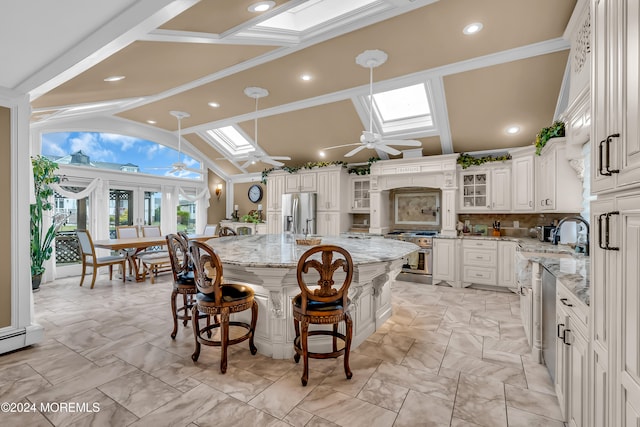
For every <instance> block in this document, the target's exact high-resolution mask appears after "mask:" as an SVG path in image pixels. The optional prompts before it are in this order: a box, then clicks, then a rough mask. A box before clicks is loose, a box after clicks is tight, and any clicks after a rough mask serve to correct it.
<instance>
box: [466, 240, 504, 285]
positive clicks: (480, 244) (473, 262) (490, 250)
mask: <svg viewBox="0 0 640 427" xmlns="http://www.w3.org/2000/svg"><path fill="white" fill-rule="evenodd" d="M497 267H498V242H497V240H480V239H463V241H462V282H463V286H469V285H471V284H473V283H477V284H481V285H492V286H495V285H496V284H497V282H498V278H497V273H498V271H497Z"/></svg>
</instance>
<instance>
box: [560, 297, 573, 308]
mask: <svg viewBox="0 0 640 427" xmlns="http://www.w3.org/2000/svg"><path fill="white" fill-rule="evenodd" d="M560 302H561V303H562V305H566V306H567V307H573V304H571V303H570V302H567V299H566V298H560Z"/></svg>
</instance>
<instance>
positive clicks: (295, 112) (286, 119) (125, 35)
mask: <svg viewBox="0 0 640 427" xmlns="http://www.w3.org/2000/svg"><path fill="white" fill-rule="evenodd" d="M352 1H353V2H356V1H360V0H352ZM323 2H324V3H327V2H330V0H308V1H307V2H306V3H305V1H303V0H290V1H285V0H280V1H276V2H275V8H273V9H272V10H270V11H268V12H264V13H263V14H260V13H253V12H249V11H248V7H249V6H250V5H251V4H252V3H255V1H253V0H201V1H197V0H176V1H170V0H162V1H158V0H156V1H155V2H152V1H150V0H146V1H128V2H127V1H125V0H121V1H119V2H114V4H113V8H112V10H109V11H104V14H105V15H103V19H102V20H100V19H96V18H95V17H93V21H92V23H91V25H93V27H94V32H93V33H91V34H89V35H87V34H86V31H85V36H84V37H85V38H84V39H81V40H80V41H77V40H76V41H77V43H76V44H75V45H74V44H73V43H71V42H72V41H73V40H71V41H65V42H66V43H67V44H68V48H67V49H66V51H65V52H60V53H58V60H57V62H56V61H53V62H49V63H48V64H44V65H43V64H34V65H38V67H39V68H38V69H37V71H33V74H32V75H26V76H24V79H23V80H22V81H20V79H17V80H15V79H14V80H15V81H18V82H19V83H17V84H15V88H17V89H20V88H21V89H25V90H28V91H29V92H30V93H31V94H32V106H33V108H34V114H33V119H32V120H33V123H34V125H36V126H42V127H48V126H56V127H58V128H59V127H61V126H62V125H63V124H64V123H67V124H68V125H69V126H72V123H73V120H74V119H77V118H78V117H82V118H83V119H86V118H87V117H90V116H96V117H99V116H105V115H106V116H111V117H114V118H116V119H117V120H121V121H122V122H123V123H125V122H126V124H127V127H129V126H130V125H131V124H132V123H134V124H138V125H139V126H140V127H141V128H148V127H149V126H154V127H157V128H160V129H164V130H166V131H168V132H175V131H176V121H175V119H174V118H173V117H172V116H171V115H170V114H169V111H171V110H182V111H186V112H188V113H189V114H190V115H191V116H190V117H189V118H186V119H184V120H183V122H182V127H183V132H182V134H183V136H184V137H185V139H186V140H187V141H189V143H190V144H191V145H192V146H193V147H194V149H195V151H196V152H198V153H200V154H202V155H204V156H205V157H206V162H205V163H206V164H207V166H209V167H210V168H212V169H214V170H216V171H219V172H222V173H223V174H226V175H230V176H233V175H238V174H245V173H251V172H259V171H261V170H262V169H264V168H266V167H270V165H268V164H262V163H257V164H256V165H252V166H249V167H248V168H247V169H241V168H239V167H238V165H241V164H243V163H244V162H243V161H240V160H238V159H233V158H232V159H229V160H220V158H222V157H224V155H223V154H222V152H221V151H220V150H219V149H216V147H214V146H213V145H212V144H211V142H210V141H209V140H207V139H206V138H204V137H203V135H204V134H205V132H206V131H207V130H210V129H215V128H219V127H222V126H228V125H234V126H237V127H238V128H239V129H241V131H243V132H244V133H246V134H247V135H248V136H249V137H250V138H254V124H255V123H254V119H255V118H258V128H259V133H258V141H257V143H258V145H259V148H258V149H259V150H263V151H264V152H265V153H266V154H268V155H273V156H290V157H291V160H290V161H285V163H286V164H288V165H292V166H293V165H300V164H302V163H305V162H308V161H320V160H348V161H349V162H362V161H366V159H368V158H369V157H371V156H376V155H379V154H382V155H384V154H385V153H376V151H374V150H370V149H364V150H362V151H361V152H360V153H358V154H357V155H355V156H354V157H351V158H349V159H345V158H344V154H345V153H347V152H348V151H350V150H351V149H353V148H354V147H353V146H352V147H344V148H336V149H332V150H328V151H326V157H324V158H321V157H320V155H319V152H320V151H321V149H322V148H326V147H329V146H334V145H342V144H350V143H357V142H358V141H359V137H360V134H361V133H362V131H363V130H365V129H366V128H367V127H368V121H367V120H366V113H365V114H364V115H363V114H362V111H359V110H358V109H357V108H356V105H355V103H354V101H356V100H357V98H358V97H360V96H364V95H366V94H367V93H368V90H369V85H368V82H369V70H368V69H366V68H363V67H361V66H359V65H357V64H356V62H355V58H356V56H357V55H358V54H360V53H361V52H363V51H365V50H369V49H380V50H383V51H384V52H386V53H387V55H388V59H387V61H386V62H385V63H384V64H382V65H380V66H379V67H377V68H375V69H374V70H373V78H374V86H373V88H374V91H382V90H390V89H395V88H398V87H403V86H407V85H409V84H414V83H418V82H425V83H427V84H428V86H429V88H430V89H431V92H432V94H433V98H432V105H431V110H432V112H433V116H434V120H435V122H436V129H435V130H434V131H432V132H430V133H425V134H423V135H422V136H420V137H417V138H416V137H411V139H418V140H419V141H421V143H422V154H423V155H425V156H428V155H434V154H441V153H451V152H463V151H464V152H468V151H479V150H492V149H501V148H506V147H514V146H524V145H528V144H531V143H532V142H533V140H534V137H535V134H536V132H537V130H538V129H540V128H541V127H543V126H547V125H549V124H550V123H551V122H552V120H553V118H554V114H555V113H556V104H557V100H558V97H559V95H560V92H561V86H562V81H563V76H564V74H565V69H566V64H567V56H568V48H569V43H568V41H567V40H565V39H563V32H564V30H565V28H566V26H567V23H568V22H569V19H570V16H571V13H572V11H573V8H574V6H575V3H576V1H575V0H536V1H531V0H439V1H438V0H413V1H411V0H378V1H374V2H373V3H371V4H369V5H367V6H362V7H361V8H360V9H358V10H356V11H354V12H352V13H350V14H347V15H344V16H342V17H338V18H334V19H332V20H330V21H329V22H328V23H325V24H323V25H319V26H316V27H313V28H311V29H310V30H307V31H304V32H292V31H278V30H273V29H272V30H268V31H267V30H265V29H264V28H261V27H256V25H257V24H259V23H260V22H261V21H264V20H265V19H268V18H270V17H273V16H275V15H277V14H279V13H281V12H282V11H284V10H286V9H291V8H294V7H297V6H301V5H303V4H311V3H313V4H316V3H319V4H322V3H323ZM17 3H20V2H17ZM24 3H27V4H28V3H32V1H31V0H28V1H25V2H24ZM36 3H37V2H36ZM40 3H47V2H44V1H40ZM68 3H71V4H72V3H84V2H79V1H69V2H68ZM96 3H97V4H98V5H101V7H106V6H104V5H102V4H103V3H105V2H96ZM106 3H109V2H106ZM347 3H349V2H346V3H345V4H347ZM335 4H338V3H335ZM3 7H5V6H3ZM12 7H15V6H12ZM24 7H28V6H24ZM60 8H62V9H64V10H63V12H64V16H72V17H74V18H75V19H74V20H73V21H82V20H83V18H85V17H88V18H91V17H92V13H91V10H90V8H86V7H85V8H84V9H82V10H79V11H77V10H75V9H73V8H72V7H68V8H65V5H60ZM55 13H58V14H60V13H61V11H60V10H58V11H56V12H55ZM107 15H108V16H107ZM134 21H135V22H134ZM473 22H480V23H482V25H483V28H482V30H481V31H480V32H478V33H476V34H473V35H465V34H463V32H462V30H463V28H464V27H465V26H466V25H467V24H470V23H473ZM15 31H25V29H24V28H16V29H15ZM61 31H63V30H61ZM98 36H100V37H98ZM94 39H95V40H94ZM83 40H84V41H83ZM302 74H308V75H310V76H311V80H309V81H303V80H302V79H301V75H302ZM109 76H125V79H124V80H120V81H116V82H105V81H104V79H105V78H106V77H109ZM9 83H11V82H9ZM248 86H258V87H262V88H265V89H267V90H268V91H269V96H267V97H264V98H261V99H259V102H258V106H259V109H258V112H257V113H256V112H255V107H256V106H255V100H254V99H252V98H249V97H247V96H246V95H245V94H244V89H245V88H246V87H248ZM210 102H216V103H218V104H219V107H217V108H212V107H210V106H209V105H208V103H210ZM96 104H98V105H99V108H95V109H92V108H84V107H88V106H95V105H96ZM78 106H80V107H83V108H82V109H75V108H74V107H78ZM363 119H364V120H363ZM148 120H153V121H155V122H156V123H155V124H154V125H150V124H148V123H147V121H148ZM511 125H517V126H519V127H520V131H519V133H517V134H515V135H509V134H507V133H506V132H505V129H506V128H507V127H508V126H511ZM253 142H254V143H255V141H253ZM397 148H399V149H403V147H397ZM392 157H393V156H392ZM233 160H235V161H233Z"/></svg>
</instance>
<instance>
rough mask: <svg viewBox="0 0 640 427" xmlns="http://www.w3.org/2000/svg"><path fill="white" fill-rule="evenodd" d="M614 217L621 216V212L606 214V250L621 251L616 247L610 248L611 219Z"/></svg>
mask: <svg viewBox="0 0 640 427" xmlns="http://www.w3.org/2000/svg"><path fill="white" fill-rule="evenodd" d="M613 215H620V212H619V211H613V212H607V214H606V219H607V220H606V221H605V223H604V227H605V228H604V230H605V231H604V235H605V245H606V248H607V249H608V250H610V251H619V250H620V248H618V247H614V246H609V218H611V216H613Z"/></svg>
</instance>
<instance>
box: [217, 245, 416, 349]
mask: <svg viewBox="0 0 640 427" xmlns="http://www.w3.org/2000/svg"><path fill="white" fill-rule="evenodd" d="M207 244H209V245H210V246H211V247H213V248H214V249H215V251H216V253H217V254H218V256H219V257H220V260H221V261H222V265H223V270H224V281H225V282H235V283H237V282H241V283H246V284H248V285H249V286H251V287H252V288H253V289H254V291H255V299H256V301H257V302H258V306H259V309H258V324H257V327H256V333H255V343H256V346H257V347H258V352H260V353H261V354H264V355H266V356H270V357H272V358H274V359H284V358H289V357H293V353H294V352H293V338H294V336H295V332H294V329H293V317H292V313H291V300H292V298H293V297H294V296H295V295H297V294H298V293H299V292H300V288H299V287H298V283H297V280H296V266H297V263H298V259H299V258H300V257H301V256H302V254H303V253H304V252H305V251H306V250H308V249H310V248H311V246H304V245H298V244H296V239H295V236H294V235H291V234H267V235H249V236H231V237H222V238H216V239H211V240H209V241H207ZM322 244H331V245H337V246H341V247H343V248H345V249H346V250H347V251H349V253H350V254H351V257H352V258H353V263H354V274H353V280H352V282H351V287H350V289H349V298H350V299H351V302H352V306H351V315H352V318H353V342H352V348H356V347H357V346H358V345H360V343H362V342H363V341H364V340H365V339H366V338H367V337H368V336H369V335H371V334H372V333H374V332H375V331H376V330H377V329H378V328H379V327H380V326H381V325H382V324H383V323H384V322H385V321H386V320H387V319H388V318H389V317H391V283H392V282H393V280H394V279H395V277H396V276H397V275H398V273H399V272H400V270H401V268H402V264H403V257H404V256H406V255H407V254H409V253H411V252H414V251H415V250H417V248H418V247H417V246H416V245H414V244H412V243H407V242H401V241H395V240H388V239H381V238H379V239H378V238H350V237H322ZM336 274H337V273H336ZM237 316H238V318H239V319H243V320H244V321H247V320H248V316H249V315H248V314H246V313H238V314H237ZM341 327H344V325H341ZM314 338H324V337H314ZM327 343H328V341H327V342H323V341H322V340H317V341H315V342H314V343H310V345H312V346H313V345H316V346H322V345H327Z"/></svg>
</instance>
